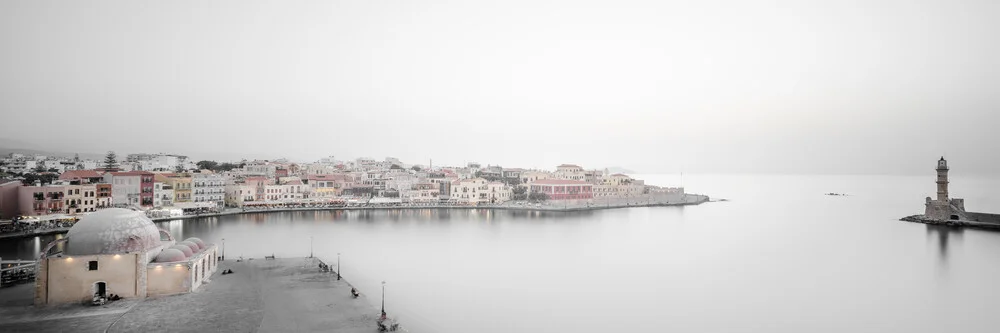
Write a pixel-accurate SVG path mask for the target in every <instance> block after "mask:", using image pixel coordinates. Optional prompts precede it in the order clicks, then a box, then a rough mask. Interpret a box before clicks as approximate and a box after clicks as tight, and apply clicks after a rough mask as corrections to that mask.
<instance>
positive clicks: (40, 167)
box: [34, 163, 45, 173]
mask: <svg viewBox="0 0 1000 333" xmlns="http://www.w3.org/2000/svg"><path fill="white" fill-rule="evenodd" d="M34 171H35V173H42V172H45V164H42V163H38V165H36V166H35V169H34Z"/></svg>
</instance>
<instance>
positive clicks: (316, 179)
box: [306, 174, 354, 197]
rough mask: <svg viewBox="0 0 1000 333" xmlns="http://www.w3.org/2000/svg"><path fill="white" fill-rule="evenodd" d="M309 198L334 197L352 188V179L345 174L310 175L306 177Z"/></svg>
mask: <svg viewBox="0 0 1000 333" xmlns="http://www.w3.org/2000/svg"><path fill="white" fill-rule="evenodd" d="M306 183H307V184H306V185H307V186H308V192H309V196H310V197H334V196H338V195H341V194H342V193H343V190H344V189H346V188H351V187H353V183H354V182H353V177H351V176H349V175H346V174H311V175H308V176H306Z"/></svg>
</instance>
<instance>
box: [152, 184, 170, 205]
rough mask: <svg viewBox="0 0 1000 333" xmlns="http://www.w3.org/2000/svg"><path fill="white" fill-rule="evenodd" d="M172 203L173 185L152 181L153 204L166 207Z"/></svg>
mask: <svg viewBox="0 0 1000 333" xmlns="http://www.w3.org/2000/svg"><path fill="white" fill-rule="evenodd" d="M173 205H174V187H173V186H170V184H167V183H163V182H154V183H153V206H154V207H168V206H173Z"/></svg>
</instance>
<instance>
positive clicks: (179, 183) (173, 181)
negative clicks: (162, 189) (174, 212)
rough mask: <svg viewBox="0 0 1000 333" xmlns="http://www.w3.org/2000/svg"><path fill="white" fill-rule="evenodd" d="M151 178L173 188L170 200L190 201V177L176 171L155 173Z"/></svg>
mask: <svg viewBox="0 0 1000 333" xmlns="http://www.w3.org/2000/svg"><path fill="white" fill-rule="evenodd" d="M153 179H154V180H155V181H158V182H161V183H164V184H166V185H168V186H170V187H171V188H172V189H173V194H174V197H173V198H172V199H171V201H172V202H175V203H176V202H191V187H192V185H191V177H189V176H186V175H184V174H178V173H169V172H166V173H157V174H156V175H155V176H154V177H153Z"/></svg>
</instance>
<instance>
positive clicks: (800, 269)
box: [0, 168, 1000, 333]
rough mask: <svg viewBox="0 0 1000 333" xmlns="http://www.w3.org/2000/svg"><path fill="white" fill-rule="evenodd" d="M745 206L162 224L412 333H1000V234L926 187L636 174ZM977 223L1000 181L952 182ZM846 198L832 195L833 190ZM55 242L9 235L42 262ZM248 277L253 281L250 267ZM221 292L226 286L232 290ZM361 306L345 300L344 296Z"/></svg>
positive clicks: (289, 216) (255, 217)
mask: <svg viewBox="0 0 1000 333" xmlns="http://www.w3.org/2000/svg"><path fill="white" fill-rule="evenodd" d="M636 177H637V178H639V179H645V180H646V183H647V184H651V185H663V186H677V185H681V184H683V185H684V186H685V187H686V188H687V191H688V192H689V193H699V194H707V195H710V196H712V197H713V198H725V199H729V201H726V202H711V203H706V204H702V205H699V206H689V207H654V208H630V209H613V210H604V211H593V212H576V213H527V212H511V211H489V210H389V211H350V212H296V213H274V214H264V213H256V214H248V215H237V216H226V217H220V218H205V219H201V220H189V221H174V222H163V223H159V225H160V226H161V227H163V228H165V229H168V230H170V231H171V232H172V233H173V234H174V236H175V237H177V238H186V237H200V238H202V239H204V240H205V241H208V242H214V243H217V244H221V243H222V241H221V239H222V238H225V239H226V241H225V251H226V256H227V258H228V259H229V260H233V259H235V258H237V257H239V256H244V257H255V258H258V259H262V258H263V256H265V255H271V254H274V255H276V256H278V257H294V256H308V255H309V252H310V242H311V243H312V251H313V253H314V254H315V255H316V256H317V257H320V258H322V259H323V260H325V261H327V262H328V263H331V264H335V263H336V261H337V253H342V255H341V263H342V269H343V270H342V274H343V276H344V277H345V278H346V279H347V280H348V281H350V282H351V283H352V284H354V285H356V286H357V287H358V288H359V289H360V290H361V291H362V293H364V294H365V296H366V297H367V298H368V300H369V301H371V303H372V305H373V306H374V308H373V310H372V311H373V313H376V312H377V311H378V310H377V307H378V305H379V298H380V282H381V281H383V280H385V281H386V282H387V284H386V286H387V289H386V291H387V293H386V311H387V312H388V313H389V314H390V315H393V316H398V317H399V319H400V321H401V322H402V323H403V325H404V326H406V327H407V328H408V329H409V330H410V331H411V332H424V333H429V332H445V333H449V332H469V331H476V332H498V333H499V332H556V331H567V332H636V331H640V330H645V331H655V332H665V331H675V332H676V331H680V332H935V333H936V332H958V331H960V332H996V331H997V329H998V327H1000V317H998V316H996V315H995V312H996V309H1000V289H998V288H995V287H994V286H995V284H996V283H997V281H1000V260H997V256H998V254H1000V232H990V231H979V230H971V229H966V230H962V229H950V228H942V227H931V226H926V225H923V224H916V223H908V222H900V221H898V219H899V218H900V217H903V216H906V215H912V214H918V213H922V212H923V202H924V197H927V196H932V195H934V191H935V184H934V173H933V170H931V169H930V168H928V172H927V174H926V175H921V176H855V175H850V176H848V175H844V176H815V175H808V176H805V175H803V176H789V175H689V174H686V175H684V176H683V179H681V177H680V176H679V175H636ZM951 180H952V183H951V194H952V196H953V197H960V198H965V199H966V208H967V209H968V210H970V211H983V212H1000V177H977V176H971V175H956V174H955V173H954V172H953V173H952V175H951ZM828 192H835V193H845V194H848V195H847V196H826V195H824V193H828ZM54 237H56V236H45V237H38V238H25V239H21V240H13V239H7V240H3V241H2V242H0V257H3V258H4V259H8V258H16V257H20V258H24V259H30V258H33V257H35V254H36V252H37V250H38V248H39V247H44V244H45V243H46V242H48V241H50V240H51V239H53V238H54ZM235 270H236V271H237V272H236V274H239V269H238V267H237V268H236V269H235ZM215 278H225V277H221V276H216V277H215ZM345 297H346V295H345Z"/></svg>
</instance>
